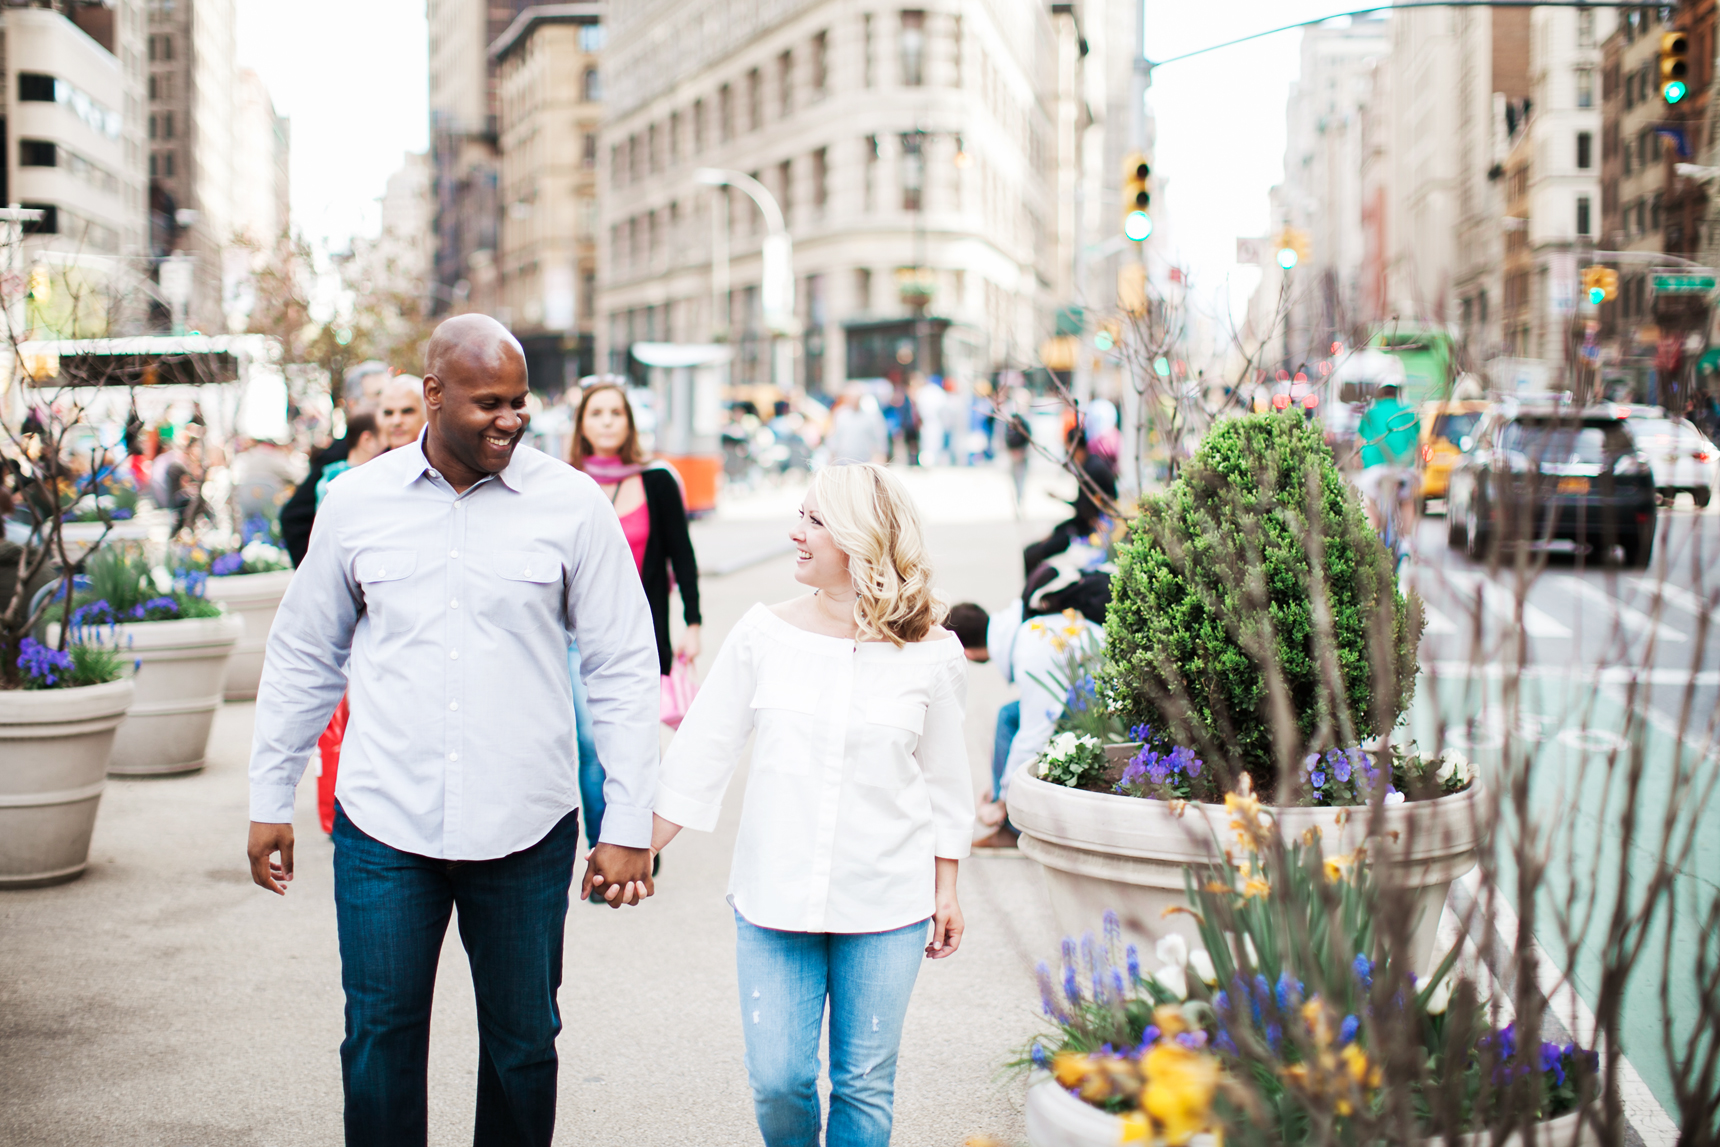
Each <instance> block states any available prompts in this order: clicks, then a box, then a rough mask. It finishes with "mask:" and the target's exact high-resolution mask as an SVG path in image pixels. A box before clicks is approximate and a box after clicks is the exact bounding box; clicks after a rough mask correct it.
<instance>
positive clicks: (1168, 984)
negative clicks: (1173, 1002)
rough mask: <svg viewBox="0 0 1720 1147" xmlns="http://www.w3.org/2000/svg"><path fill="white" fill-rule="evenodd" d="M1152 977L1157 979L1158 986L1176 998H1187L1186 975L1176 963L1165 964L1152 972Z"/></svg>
mask: <svg viewBox="0 0 1720 1147" xmlns="http://www.w3.org/2000/svg"><path fill="white" fill-rule="evenodd" d="M1153 979H1155V980H1157V981H1158V982H1159V986H1160V987H1162V988H1163V989H1164V990H1165V991H1167V992H1169V993H1170V994H1171V995H1173V996H1175V997H1176V998H1177V999H1179V1000H1186V999H1188V977H1187V976H1186V975H1184V974H1183V970H1182V969H1181V968H1180V967H1178V966H1177V965H1175V964H1166V965H1165V966H1164V967H1162V968H1160V969H1159V970H1158V971H1156V972H1154V973H1153Z"/></svg>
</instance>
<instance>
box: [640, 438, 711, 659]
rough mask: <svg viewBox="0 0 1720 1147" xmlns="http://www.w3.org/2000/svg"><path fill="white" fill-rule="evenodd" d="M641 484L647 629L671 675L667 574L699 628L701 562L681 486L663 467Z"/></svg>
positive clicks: (648, 474) (646, 475)
mask: <svg viewBox="0 0 1720 1147" xmlns="http://www.w3.org/2000/svg"><path fill="white" fill-rule="evenodd" d="M639 480H640V481H641V482H643V483H644V484H645V505H646V507H647V516H648V517H649V518H650V520H651V537H650V538H649V539H648V540H647V541H646V543H645V566H644V568H643V569H642V570H641V571H640V576H641V577H642V578H643V579H644V581H645V600H646V601H648V602H650V603H651V625H652V627H653V628H654V629H656V631H657V662H658V666H659V671H660V672H662V673H665V674H666V673H668V672H669V666H670V664H671V662H673V660H674V657H675V652H674V648H673V647H672V646H670V644H669V570H670V569H671V568H673V569H674V571H675V583H676V584H677V585H678V586H680V589H681V611H682V617H683V618H684V619H685V621H686V622H687V624H688V625H698V624H699V563H698V559H697V558H695V557H694V556H693V540H692V538H690V537H688V536H687V509H686V506H685V505H684V504H683V503H682V501H681V484H680V483H679V482H677V481H676V480H675V475H674V474H672V473H670V472H669V471H668V470H665V469H663V468H662V467H653V468H652V469H649V470H646V471H645V472H644V473H642V474H640V475H639Z"/></svg>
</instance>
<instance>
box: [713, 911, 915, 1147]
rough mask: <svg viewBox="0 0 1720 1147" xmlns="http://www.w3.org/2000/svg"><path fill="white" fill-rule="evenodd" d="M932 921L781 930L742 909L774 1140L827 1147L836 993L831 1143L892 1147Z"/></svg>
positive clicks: (760, 1099)
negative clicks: (822, 1105)
mask: <svg viewBox="0 0 1720 1147" xmlns="http://www.w3.org/2000/svg"><path fill="white" fill-rule="evenodd" d="M926 923H927V922H926V921H925V920H922V921H920V922H919V923H918V924H910V925H908V926H907V927H906V928H897V929H895V930H894V931H891V932H855V933H844V932H779V931H777V930H775V929H773V928H760V927H757V926H756V925H753V924H749V923H748V922H747V921H746V920H745V919H744V918H742V916H741V914H740V913H738V912H737V913H735V928H736V930H737V932H738V935H737V937H736V944H735V964H736V967H737V969H738V971H739V972H740V987H741V1025H742V1026H743V1027H744V1028H745V1029H746V1035H747V1078H748V1079H749V1080H750V1081H751V1083H752V1092H753V1110H754V1112H755V1113H756V1114H757V1116H758V1129H759V1131H760V1133H762V1134H763V1136H764V1141H765V1147H818V1129H819V1125H820V1122H821V1120H820V1118H819V1116H820V1112H819V1104H818V1066H819V1065H818V1040H819V1034H820V1031H821V1029H822V1028H823V1026H824V1001H825V999H826V998H827V997H828V999H829V1000H830V1131H829V1135H828V1137H827V1139H826V1143H827V1144H828V1147H887V1144H888V1143H889V1142H890V1123H891V1117H892V1113H893V1109H894V1104H895V1098H896V1049H897V1047H898V1046H899V1045H900V1044H901V1042H902V1019H903V1017H904V1016H905V1015H906V1014H907V1011H908V997H909V996H910V995H911V994H912V993H913V991H914V978H915V977H916V976H918V975H919V972H920V962H921V961H922V960H924V959H925V958H926Z"/></svg>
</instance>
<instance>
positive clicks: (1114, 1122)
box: [1011, 813, 1600, 1147]
mask: <svg viewBox="0 0 1720 1147" xmlns="http://www.w3.org/2000/svg"><path fill="white" fill-rule="evenodd" d="M1013 815H1014V814H1013V813H1012V814H1011V816H1012V817H1013ZM1491 1139H1492V1136H1491V1134H1490V1133H1489V1132H1486V1131H1479V1132H1476V1133H1474V1134H1472V1135H1464V1136H1462V1137H1461V1138H1458V1139H1455V1140H1450V1141H1449V1143H1450V1147H1485V1145H1486V1144H1488V1143H1489V1142H1490V1141H1491ZM1027 1142H1028V1143H1029V1144H1030V1145H1031V1147H1116V1145H1118V1144H1121V1143H1122V1142H1123V1121H1122V1120H1120V1119H1118V1118H1117V1117H1116V1116H1115V1115H1108V1114H1106V1113H1105V1112H1103V1111H1100V1110H1099V1109H1098V1108H1097V1107H1094V1106H1092V1105H1091V1104H1087V1103H1083V1102H1082V1101H1081V1100H1079V1099H1077V1098H1075V1097H1074V1096H1073V1095H1070V1094H1069V1093H1068V1092H1067V1091H1064V1090H1063V1089H1062V1088H1061V1087H1059V1086H1057V1082H1056V1081H1055V1080H1053V1079H1052V1078H1051V1077H1050V1076H1048V1075H1036V1076H1035V1078H1034V1080H1033V1081H1032V1082H1030V1083H1029V1085H1028V1088H1027ZM1213 1142H1214V1140H1213V1137H1212V1136H1210V1135H1196V1136H1195V1137H1194V1138H1193V1139H1191V1140H1189V1143H1190V1147H1206V1145H1208V1144H1211V1143H1213ZM1447 1142H1448V1141H1447V1140H1443V1139H1419V1140H1416V1141H1415V1147H1440V1145H1441V1144H1445V1143H1447ZM1535 1143H1536V1147H1597V1145H1598V1144H1599V1143H1600V1136H1598V1135H1597V1134H1595V1131H1594V1129H1593V1128H1592V1127H1591V1126H1589V1125H1588V1124H1587V1123H1585V1122H1583V1119H1582V1115H1581V1114H1580V1113H1578V1112H1572V1113H1571V1114H1569V1115H1561V1116H1560V1117H1559V1118H1557V1119H1553V1120H1549V1121H1548V1122H1546V1123H1543V1124H1541V1125H1539V1126H1538V1127H1536V1128H1535ZM1498 1147H1523V1135H1522V1133H1521V1132H1514V1133H1512V1135H1511V1136H1510V1137H1509V1138H1507V1139H1506V1140H1504V1142H1503V1143H1501V1144H1499V1145H1498Z"/></svg>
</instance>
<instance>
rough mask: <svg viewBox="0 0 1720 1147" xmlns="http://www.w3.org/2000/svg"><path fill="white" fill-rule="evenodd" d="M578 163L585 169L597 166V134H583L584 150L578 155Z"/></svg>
mask: <svg viewBox="0 0 1720 1147" xmlns="http://www.w3.org/2000/svg"><path fill="white" fill-rule="evenodd" d="M580 162H581V163H582V164H583V165H584V166H586V167H596V166H597V133H596V132H594V131H588V132H586V133H585V148H584V150H583V151H582V152H581V153H580Z"/></svg>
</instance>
